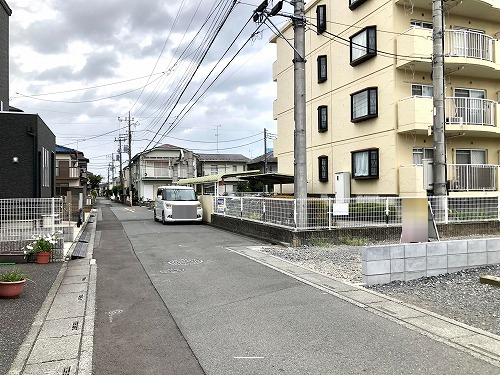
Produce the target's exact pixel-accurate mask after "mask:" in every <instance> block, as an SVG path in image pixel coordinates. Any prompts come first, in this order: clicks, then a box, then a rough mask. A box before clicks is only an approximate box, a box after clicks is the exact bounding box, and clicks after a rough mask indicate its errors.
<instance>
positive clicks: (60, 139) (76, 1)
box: [7, 0, 292, 178]
mask: <svg viewBox="0 0 500 375" xmlns="http://www.w3.org/2000/svg"><path fill="white" fill-rule="evenodd" d="M7 2H8V4H9V6H10V8H11V9H12V16H11V17H10V105H11V106H14V107H17V108H20V109H22V110H24V111H25V112H28V113H38V114H39V115H40V117H41V118H42V119H43V120H44V121H45V123H46V124H47V125H48V126H49V128H50V129H51V130H52V132H53V133H54V134H55V135H56V142H57V144H59V145H63V146H67V147H70V148H75V149H78V150H80V151H82V152H83V153H84V154H85V156H86V157H87V158H89V159H90V165H89V170H90V171H91V172H93V173H96V174H100V175H102V176H103V177H105V178H107V173H108V168H107V166H108V165H109V163H111V158H112V154H115V155H116V152H117V149H118V142H115V139H117V138H118V137H119V136H120V135H121V136H124V135H125V134H126V131H127V122H126V121H122V122H120V121H118V118H119V117H120V118H122V119H124V120H125V119H126V118H127V117H128V112H129V111H130V113H131V118H133V123H134V124H135V125H133V126H132V130H133V133H132V134H133V136H132V138H133V143H132V154H133V155H135V154H136V153H138V152H140V151H142V150H144V149H145V148H151V147H154V146H155V145H161V144H165V143H168V144H173V145H176V146H181V147H184V148H187V149H190V150H193V151H195V152H199V153H216V152H217V149H218V152H219V153H239V154H243V155H245V156H247V157H256V156H259V155H261V154H263V153H264V141H263V131H264V128H267V129H268V131H269V132H271V133H274V134H275V133H276V124H275V121H274V120H273V116H272V105H273V101H274V100H275V98H276V87H275V83H273V81H272V63H273V62H274V61H275V59H276V51H275V45H274V44H270V43H269V38H270V37H271V36H272V33H271V31H270V29H269V28H268V27H266V26H263V27H261V28H260V29H259V33H258V34H257V35H255V36H254V37H253V38H251V40H250V42H248V44H247V45H246V46H245V47H244V48H243V49H242V50H241V52H240V53H239V54H238V55H237V57H236V58H234V60H233V61H232V62H231V63H230V64H229V66H228V67H227V68H226V64H227V63H228V62H229V61H230V59H232V58H233V57H234V56H235V53H236V52H237V51H238V49H240V48H241V47H242V46H243V44H244V43H245V42H246V41H247V39H249V38H250V37H251V36H252V34H253V33H254V31H255V30H256V28H257V27H258V25H256V24H255V23H254V22H253V21H251V22H250V23H249V24H248V26H247V27H245V28H243V26H244V25H245V23H246V22H247V20H248V19H249V18H250V17H251V16H252V12H253V10H254V9H255V8H256V6H257V5H259V4H260V2H261V1H260V0H258V1H256V0H247V1H245V2H241V3H238V4H237V5H236V7H235V8H234V10H233V11H232V12H231V13H230V15H229V18H228V19H227V21H226V23H225V25H224V26H223V27H222V29H221V31H220V33H219V34H218V36H217V37H216V38H215V40H214V41H213V44H212V45H211V47H210V48H209V49H208V53H207V52H206V49H207V47H208V45H209V44H210V36H213V34H214V30H215V28H216V26H217V25H218V24H220V23H221V19H222V18H223V17H224V15H226V14H227V13H228V8H229V7H230V4H231V3H232V1H230V0H225V1H221V0H169V1H165V0H148V1H137V0H120V1H118V0H104V1H103V0H99V1H96V0H85V1H83V0H71V1H68V0H46V1H33V0H7ZM270 3H271V2H270ZM287 7H288V8H290V9H288V8H287ZM283 10H284V11H292V9H291V6H290V5H287V4H285V6H284V9H283ZM273 22H274V23H275V24H278V25H282V24H283V23H284V22H286V18H284V17H279V16H277V17H274V18H273ZM240 31H241V35H240V36H239V37H238V38H237V39H236V42H235V44H234V45H233V47H232V48H231V49H230V50H229V52H228V53H227V55H226V56H225V57H224V58H223V59H222V61H220V62H219V64H218V65H216V64H217V62H218V61H219V60H221V57H222V56H223V54H224V52H225V51H226V49H227V48H228V47H229V46H230V44H231V43H232V42H233V41H234V40H235V38H236V37H237V35H238V33H239V32H240ZM205 53H206V57H205V58H204V60H203V62H202V63H201V65H200V66H199V67H198V68H197V63H198V62H199V61H200V59H201V58H202V56H203V55H204V54H205ZM214 66H216V67H215V70H214V72H213V73H212V74H211V75H208V74H209V72H210V71H211V70H212V69H213V68H214ZM195 69H197V72H196V74H194V72H195ZM222 70H224V71H223V72H222V74H221V75H220V77H219V78H218V79H217V80H216V81H215V83H213V81H214V79H215V77H216V76H217V74H219V73H220V72H221V71H222ZM207 75H208V77H209V78H208V79H207V80H206V82H205V83H204V84H203V80H204V79H205V78H206V77H207ZM189 79H192V81H191V82H190V83H189V85H188V80H189ZM212 83H213V84H212ZM210 84H212V86H211V87H210V88H208V90H207V87H208V86H209V85H210ZM186 87H187V88H186ZM183 90H185V92H184V94H183V95H182V97H180V94H181V92H182V91H183ZM196 90H199V92H198V94H195V92H196ZM202 93H204V95H203V96H202V97H201V98H200V97H199V96H200V94H202ZM195 102H196V103H195ZM194 103H195V104H194ZM191 104H194V105H193V106H191ZM188 109H189V111H187V110H188ZM217 141H218V143H217ZM268 147H272V141H269V142H268ZM123 160H124V161H125V160H128V156H127V154H123Z"/></svg>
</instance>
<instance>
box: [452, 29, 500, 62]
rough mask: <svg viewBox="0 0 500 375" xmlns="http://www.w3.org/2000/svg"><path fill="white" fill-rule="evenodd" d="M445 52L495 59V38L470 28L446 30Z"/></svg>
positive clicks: (474, 57)
mask: <svg viewBox="0 0 500 375" xmlns="http://www.w3.org/2000/svg"><path fill="white" fill-rule="evenodd" d="M445 54H446V55H447V56H453V57H465V58H472V59H480V60H487V61H493V38H492V37H491V36H489V35H485V34H483V33H478V32H475V31H469V30H446V36H445Z"/></svg>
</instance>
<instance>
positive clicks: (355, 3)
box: [349, 0, 366, 10]
mask: <svg viewBox="0 0 500 375" xmlns="http://www.w3.org/2000/svg"><path fill="white" fill-rule="evenodd" d="M365 1H366V0H349V9H350V10H354V9H356V8H357V7H359V6H360V5H361V4H363V3H364V2H365Z"/></svg>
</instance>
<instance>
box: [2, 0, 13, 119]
mask: <svg viewBox="0 0 500 375" xmlns="http://www.w3.org/2000/svg"><path fill="white" fill-rule="evenodd" d="M11 14H12V10H11V9H10V8H9V6H8V5H7V3H6V2H5V0H0V110H2V107H3V110H4V111H8V110H9V17H10V15H11Z"/></svg>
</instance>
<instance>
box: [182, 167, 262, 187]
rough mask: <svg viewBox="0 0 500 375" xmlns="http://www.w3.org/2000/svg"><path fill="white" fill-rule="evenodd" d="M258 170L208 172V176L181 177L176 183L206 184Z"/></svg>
mask: <svg viewBox="0 0 500 375" xmlns="http://www.w3.org/2000/svg"><path fill="white" fill-rule="evenodd" d="M259 172H260V171H259V170H258V169H257V170H254V171H244V172H228V173H219V174H210V175H208V176H201V177H193V178H183V179H180V180H179V181H177V185H191V184H208V183H214V182H218V181H220V180H221V179H223V178H226V177H239V176H240V175H245V176H248V175H251V174H255V173H259Z"/></svg>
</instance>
